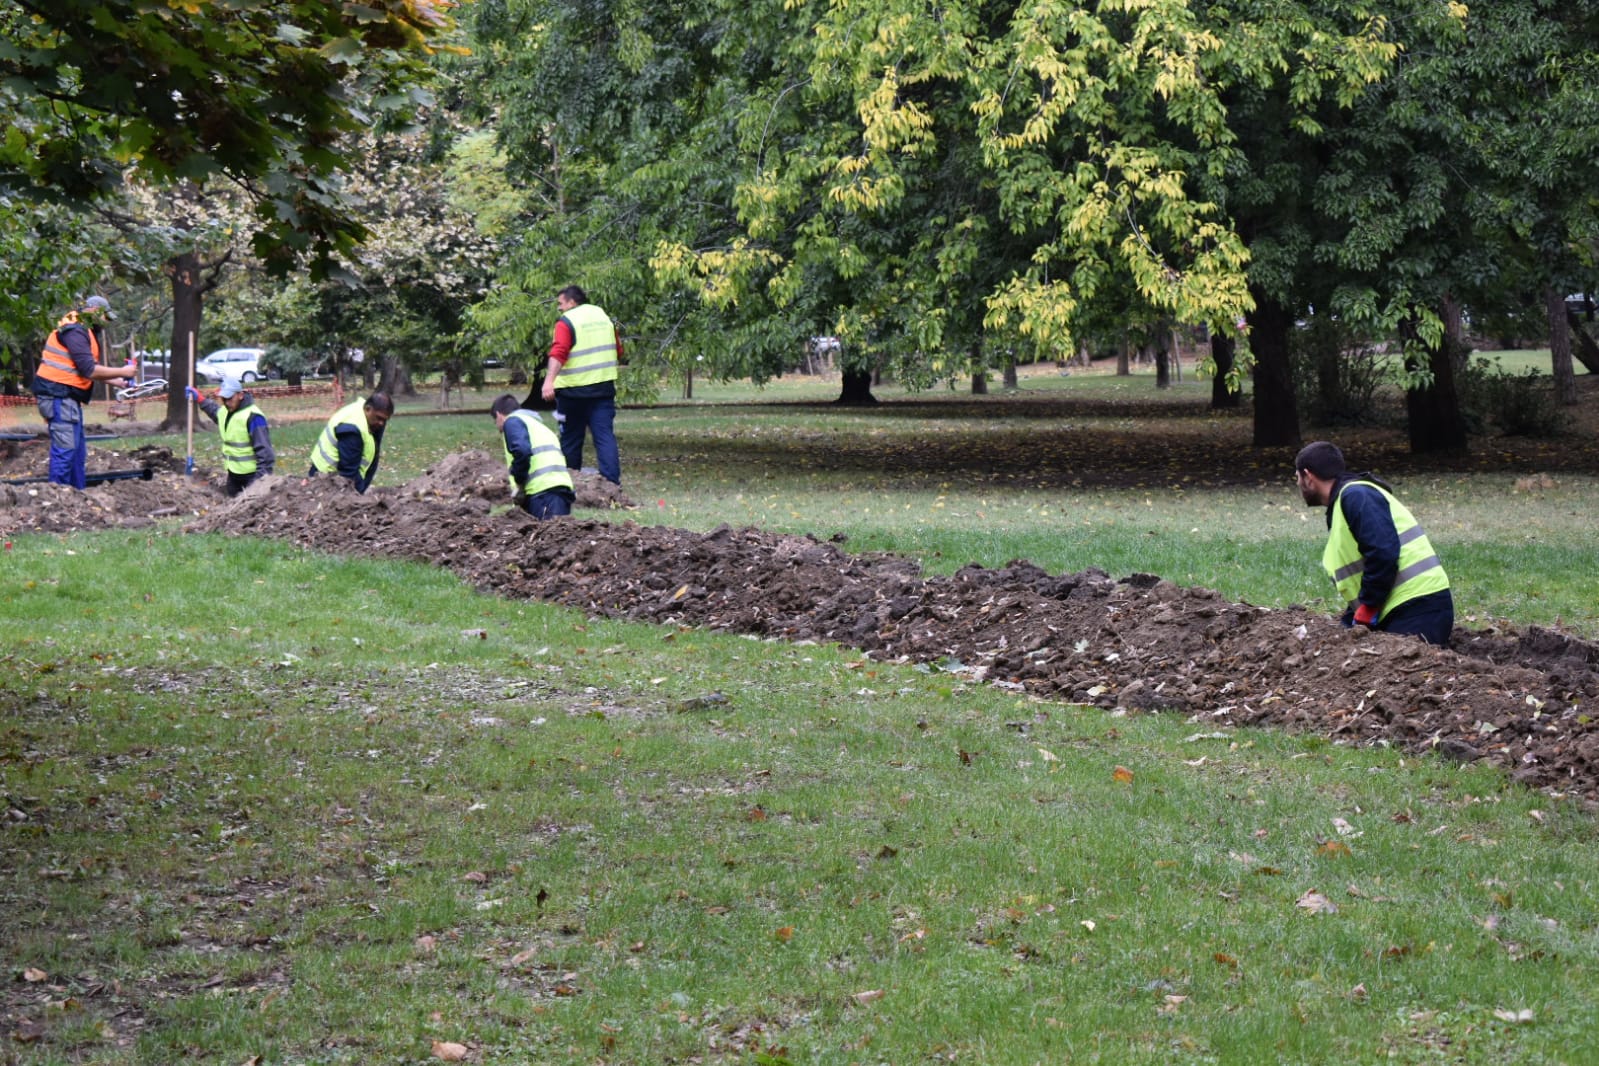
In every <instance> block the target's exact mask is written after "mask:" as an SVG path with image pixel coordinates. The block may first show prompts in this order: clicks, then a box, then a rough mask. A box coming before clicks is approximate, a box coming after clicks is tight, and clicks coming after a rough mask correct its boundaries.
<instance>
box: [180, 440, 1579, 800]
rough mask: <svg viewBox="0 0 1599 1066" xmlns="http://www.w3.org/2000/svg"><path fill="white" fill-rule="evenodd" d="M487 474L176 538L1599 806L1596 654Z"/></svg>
mask: <svg viewBox="0 0 1599 1066" xmlns="http://www.w3.org/2000/svg"><path fill="white" fill-rule="evenodd" d="M479 456H481V453H479ZM485 460H487V457H486V456H481V458H479V457H474V456H472V455H471V454H465V455H463V456H459V457H455V458H453V459H452V460H450V462H449V463H448V464H441V466H440V468H437V469H436V470H434V471H430V472H429V473H428V474H427V475H424V477H423V478H419V479H418V480H417V481H416V482H413V483H411V484H409V485H406V486H403V487H401V488H394V489H374V490H373V491H371V492H369V493H367V494H366V495H365V496H358V495H356V494H355V493H353V492H351V491H348V489H347V488H346V487H345V486H343V485H341V484H337V483H335V482H333V481H330V480H327V479H318V480H311V481H303V480H300V479H291V480H279V481H278V482H277V483H276V484H273V485H271V486H268V487H266V488H265V489H264V490H263V491H261V492H259V493H249V494H246V495H245V496H242V497H240V498H239V499H238V500H236V501H231V502H229V503H228V504H227V505H225V506H223V507H219V508H215V509H213V510H211V511H209V512H208V513H206V514H205V515H203V516H201V517H200V518H199V519H198V520H196V521H193V522H191V523H190V524H189V525H188V526H187V527H186V528H188V529H192V530H197V531H216V532H227V533H233V534H250V535H256V536H265V537H273V538H281V539H287V540H292V541H294V542H296V543H298V544H302V545H304V546H307V547H312V548H318V549H323V550H327V551H359V552H362V553H366V554H377V555H384V556H392V557H397V558H406V559H413V560H417V561H421V562H427V563H431V564H433V565H436V566H441V567H445V568H448V569H450V570H452V571H455V572H456V573H458V574H460V575H461V576H462V577H463V578H464V579H466V580H468V581H470V582H471V583H472V584H473V585H475V586H477V587H478V588H481V589H483V590H485V591H490V592H494V593H497V594H499V595H504V596H512V597H521V598H529V599H540V600H547V601H551V602H555V603H562V604H566V605H569V606H573V607H577V608H580V609H582V610H584V611H586V612H588V613H590V614H594V615H602V616H606V617H615V618H630V619H636V620H644V621H651V622H659V623H666V624H682V625H694V626H704V627H707V628H712V629H721V630H727V631H731V632H740V633H751V634H756V635H759V636H766V637H773V638H778V639H783V640H791V641H800V640H815V641H836V642H839V643H842V644H845V645H849V646H853V647H859V648H861V649H863V650H865V651H866V652H867V653H869V654H870V655H872V656H873V657H875V658H879V659H884V660H893V661H900V662H922V663H935V664H939V665H941V666H942V667H943V668H944V669H948V670H951V671H952V672H955V673H957V674H959V675H961V676H964V677H968V678H971V679H973V680H982V681H986V682H990V683H997V684H1001V685H1006V686H1015V687H1018V688H1025V689H1026V690H1028V691H1032V692H1037V693H1040V694H1044V695H1049V696H1054V697H1058V698H1061V699H1069V700H1073V701H1078V702H1083V703H1090V704H1094V705H1097V706H1100V707H1105V708H1115V707H1123V708H1127V709H1130V710H1139V709H1149V708H1167V709H1172V710H1176V711H1179V712H1182V713H1185V714H1190V715H1193V716H1195V718H1196V720H1197V721H1199V722H1200V723H1202V724H1203V725H1205V727H1206V728H1209V729H1224V728H1226V727H1229V726H1238V725H1273V726H1282V727H1287V728H1290V729H1295V730H1302V731H1314V732H1317V733H1322V734H1326V735H1329V736H1331V737H1333V738H1335V739H1339V740H1347V741H1350V742H1355V743H1376V742H1389V743H1392V744H1395V745H1397V746H1399V747H1401V748H1403V749H1405V750H1407V751H1412V752H1418V753H1419V752H1425V751H1436V752H1438V753H1439V754H1441V755H1444V756H1446V757H1449V758H1453V759H1460V760H1474V759H1478V758H1482V759H1487V760H1490V761H1492V762H1493V763H1495V764H1497V765H1499V766H1502V767H1503V768H1504V769H1505V770H1506V771H1507V772H1509V773H1510V774H1512V775H1513V776H1514V777H1515V778H1516V779H1517V780H1520V781H1522V782H1525V783H1527V784H1529V785H1534V786H1538V787H1547V788H1552V789H1557V790H1561V791H1566V792H1571V793H1575V794H1579V795H1582V796H1585V797H1588V798H1599V728H1596V727H1595V726H1594V725H1593V724H1591V723H1590V722H1589V721H1588V714H1590V713H1591V708H1593V707H1594V706H1595V705H1596V704H1599V645H1595V644H1593V643H1590V642H1585V641H1581V640H1577V639H1574V638H1571V637H1567V636H1565V635H1562V634H1559V633H1555V632H1552V631H1549V630H1543V629H1538V628H1533V629H1529V630H1526V631H1505V632H1501V631H1497V630H1485V631H1467V630H1459V631H1457V633H1456V642H1457V650H1452V651H1442V650H1439V649H1436V648H1430V647H1428V646H1426V645H1424V644H1421V643H1420V642H1418V641H1415V640H1411V639H1406V638H1398V637H1390V636H1386V635H1384V634H1374V633H1369V632H1367V631H1365V630H1346V629H1343V628H1341V627H1339V626H1338V625H1337V624H1336V623H1335V622H1333V621H1332V620H1330V619H1329V618H1327V617H1324V616H1322V615H1318V614H1311V613H1309V612H1305V611H1301V610H1297V609H1286V610H1276V609H1265V608H1260V607H1254V606H1251V605H1249V604H1244V603H1232V602H1229V601H1227V600H1225V599H1224V598H1223V597H1221V596H1220V595H1218V594H1217V593H1215V592H1213V591H1211V590H1209V589H1204V588H1185V587H1179V586H1177V585H1173V584H1171V583H1170V582H1167V581H1163V580H1161V579H1159V578H1157V577H1154V576H1152V575H1133V576H1131V577H1128V578H1125V579H1122V580H1113V579H1112V578H1110V577H1109V576H1108V575H1106V574H1104V573H1102V572H1098V571H1093V570H1090V571H1085V572H1084V573H1080V574H1067V575H1051V574H1048V573H1046V572H1044V571H1043V570H1041V569H1039V568H1038V567H1036V566H1033V565H1031V564H1029V563H1025V562H1016V563H1012V564H1010V565H1008V566H1006V567H1004V568H1001V569H998V570H989V569H985V568H982V567H976V566H972V567H968V568H966V569H964V570H961V571H960V572H958V573H956V574H955V575H953V576H951V577H948V578H938V577H928V576H926V575H924V574H923V573H922V572H921V569H920V567H919V566H918V565H917V564H916V563H914V562H911V561H909V560H906V559H901V558H895V557H890V556H883V555H850V554H847V553H846V552H844V551H843V550H842V549H841V548H840V547H839V546H838V545H837V544H834V543H829V542H824V541H819V540H817V539H815V538H812V537H796V536H789V535H783V534H774V533H767V532H763V531H761V530H757V529H749V528H744V529H732V528H728V527H725V526H724V527H722V528H719V529H716V530H713V531H711V532H709V533H695V532H690V531H687V530H680V529H669V528H664V527H658V526H640V525H636V524H634V523H632V522H622V523H618V524H613V523H610V522H606V521H597V520H594V519H591V518H584V517H581V516H574V517H572V518H570V519H560V520H557V521H554V522H547V523H539V522H535V521H533V520H532V519H529V518H527V517H526V516H525V515H523V514H521V513H520V512H515V511H510V512H502V513H500V514H495V515H491V514H490V509H491V505H492V503H494V502H503V500H504V498H505V488H504V481H503V472H502V471H500V470H499V469H496V470H495V471H494V473H495V475H496V476H497V477H499V478H500V481H499V488H497V489H496V488H494V487H493V486H492V485H491V484H490V483H489V481H490V480H492V479H490V478H489V475H488V473H487V472H486V467H487V465H488V464H487V463H486V462H485ZM480 468H485V472H483V473H482V474H481V477H482V478H483V479H485V480H483V481H482V482H481V483H480V482H478V481H475V480H472V478H475V477H477V476H478V475H477V474H475V473H474V471H477V470H479V469H480ZM463 486H464V487H463Z"/></svg>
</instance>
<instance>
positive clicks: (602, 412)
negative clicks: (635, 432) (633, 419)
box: [555, 389, 622, 485]
mask: <svg viewBox="0 0 1599 1066" xmlns="http://www.w3.org/2000/svg"><path fill="white" fill-rule="evenodd" d="M555 413H556V414H557V415H558V416H559V421H560V423H561V452H562V453H563V454H564V455H565V456H566V465H567V466H568V467H570V468H571V469H573V470H581V469H583V434H584V432H585V431H587V432H588V434H589V435H590V436H592V437H593V438H594V460H595V465H596V466H598V467H599V470H600V477H602V478H604V479H605V480H606V481H609V482H611V483H612V484H614V485H620V484H621V483H622V459H621V456H620V455H619V454H618V453H617V450H616V430H615V428H614V424H615V422H616V398H615V397H614V396H601V397H597V398H594V399H577V398H574V397H570V396H563V395H562V394H561V390H560V389H556V390H555Z"/></svg>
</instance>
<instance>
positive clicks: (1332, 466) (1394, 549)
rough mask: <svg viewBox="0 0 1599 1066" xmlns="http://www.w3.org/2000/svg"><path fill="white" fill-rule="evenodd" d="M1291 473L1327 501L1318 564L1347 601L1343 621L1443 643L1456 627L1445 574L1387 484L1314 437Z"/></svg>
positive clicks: (1321, 503)
mask: <svg viewBox="0 0 1599 1066" xmlns="http://www.w3.org/2000/svg"><path fill="white" fill-rule="evenodd" d="M1294 478H1295V481H1296V483H1297V484H1298V485H1299V494H1300V496H1301V497H1303V498H1304V501H1305V503H1306V504H1307V505H1309V506H1311V507H1325V508H1326V509H1327V531H1328V533H1327V547H1326V548H1325V549H1324V550H1323V552H1322V557H1321V566H1322V569H1323V570H1325V571H1326V572H1327V576H1328V577H1330V578H1332V582H1333V586H1334V587H1335V588H1336V589H1337V590H1338V596H1339V598H1340V599H1341V600H1342V601H1343V602H1344V603H1345V604H1346V605H1347V606H1346V607H1345V610H1344V617H1343V622H1344V624H1345V625H1362V626H1370V627H1371V628H1373V629H1380V630H1383V631H1385V632H1388V633H1408V634H1413V635H1415V636H1419V637H1420V638H1421V639H1422V640H1425V641H1426V642H1427V643H1429V644H1436V645H1438V646H1439V647H1447V646H1448V644H1449V634H1450V633H1451V632H1452V631H1453V630H1454V627H1455V601H1454V597H1453V595H1452V594H1451V593H1450V591H1449V575H1447V574H1446V573H1444V567H1443V563H1441V562H1439V561H1438V553H1437V552H1435V551H1434V550H1433V547H1432V541H1430V540H1428V539H1427V533H1426V531H1425V530H1423V529H1422V528H1421V523H1419V522H1417V521H1416V517H1415V516H1414V515H1412V514H1411V513H1410V510H1409V509H1408V508H1407V507H1405V505H1404V504H1402V503H1400V502H1399V501H1398V500H1397V499H1395V498H1394V495H1393V490H1392V489H1390V488H1389V487H1388V485H1386V484H1384V483H1383V482H1382V481H1379V480H1378V479H1377V478H1375V477H1372V476H1371V475H1370V474H1352V473H1350V472H1349V469H1348V468H1347V467H1346V466H1345V464H1344V453H1343V452H1342V451H1340V450H1339V449H1338V447H1337V446H1336V445H1334V444H1330V443H1328V442H1327V441H1320V440H1319V441H1315V442H1313V443H1311V444H1307V445H1305V447H1304V448H1302V449H1300V451H1299V454H1298V455H1297V456H1295V458H1294Z"/></svg>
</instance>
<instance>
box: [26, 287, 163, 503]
mask: <svg viewBox="0 0 1599 1066" xmlns="http://www.w3.org/2000/svg"><path fill="white" fill-rule="evenodd" d="M116 317H117V316H116V315H115V314H113V313H112V311H111V304H110V303H109V302H107V300H106V298H105V297H104V296H91V297H89V298H88V299H87V300H84V301H82V302H80V303H79V304H77V305H76V306H75V307H73V308H72V309H71V310H69V311H68V312H67V313H66V314H64V315H62V316H61V320H60V321H59V322H57V323H56V328H55V329H54V330H52V331H51V332H50V336H49V338H48V339H46V340H45V342H44V350H43V351H42V352H41V353H40V355H39V366H38V369H36V370H35V371H34V372H33V395H34V398H35V399H36V400H37V401H38V404H39V417H41V418H43V419H44V421H45V424H46V425H48V426H49V427H50V480H51V482H53V483H55V484H57V485H71V486H72V487H73V488H75V489H81V488H83V487H84V486H85V485H86V484H87V483H88V470H87V467H88V461H89V443H88V438H87V437H86V436H85V435H84V431H83V406H84V405H85V404H87V403H88V402H89V400H90V398H91V396H92V395H93V389H94V383H95V382H96V381H113V380H120V379H126V378H132V377H134V376H135V375H136V374H137V373H138V365H137V364H136V363H135V362H134V361H133V360H132V359H129V360H128V361H127V363H126V365H124V366H121V367H111V366H106V365H105V364H104V359H105V357H106V354H107V345H106V341H105V331H104V325H105V323H106V322H107V321H109V320H111V319H114V318H116Z"/></svg>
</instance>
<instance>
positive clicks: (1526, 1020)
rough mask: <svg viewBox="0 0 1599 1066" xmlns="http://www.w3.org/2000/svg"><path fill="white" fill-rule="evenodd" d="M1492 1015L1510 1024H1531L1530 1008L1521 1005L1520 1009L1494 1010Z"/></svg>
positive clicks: (1531, 1014)
mask: <svg viewBox="0 0 1599 1066" xmlns="http://www.w3.org/2000/svg"><path fill="white" fill-rule="evenodd" d="M1494 1017H1495V1018H1498V1019H1499V1020H1500V1021H1502V1022H1509V1023H1510V1024H1512V1025H1531V1024H1532V1019H1533V1017H1534V1015H1533V1013H1532V1011H1531V1010H1530V1009H1528V1008H1525V1007H1523V1008H1522V1009H1521V1010H1502V1009H1501V1010H1496V1011H1494Z"/></svg>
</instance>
